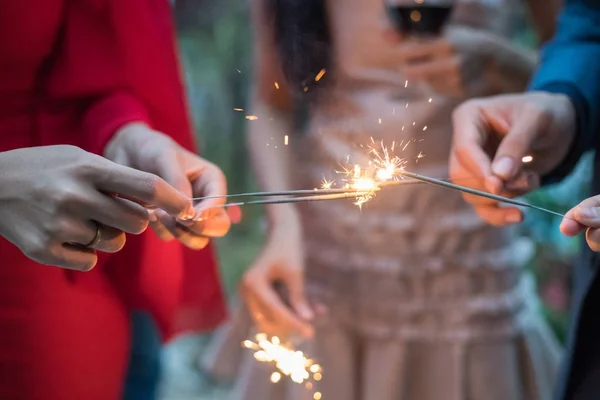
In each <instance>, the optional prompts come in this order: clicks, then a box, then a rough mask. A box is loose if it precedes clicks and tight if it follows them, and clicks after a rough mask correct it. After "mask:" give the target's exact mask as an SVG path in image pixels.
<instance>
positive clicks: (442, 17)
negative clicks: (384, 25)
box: [386, 0, 454, 37]
mask: <svg viewBox="0 0 600 400" xmlns="http://www.w3.org/2000/svg"><path fill="white" fill-rule="evenodd" d="M453 5H454V2H453V1H449V0H446V1H444V0H429V1H427V0H404V1H402V0H388V1H386V8H387V12H388V14H389V17H390V20H391V21H392V23H393V25H394V28H396V30H397V31H398V32H399V33H401V34H402V35H403V36H416V37H422V36H439V35H440V34H441V32H442V29H443V28H444V25H445V24H446V22H447V21H448V19H449V17H450V14H451V13H452V6H453Z"/></svg>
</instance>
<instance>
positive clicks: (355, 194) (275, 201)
mask: <svg viewBox="0 0 600 400" xmlns="http://www.w3.org/2000/svg"><path fill="white" fill-rule="evenodd" d="M369 193H370V192H348V191H346V192H344V193H338V194H321V195H314V196H302V197H285V198H283V199H261V200H249V201H242V202H239V203H227V204H223V205H221V206H215V207H224V208H227V207H235V206H238V207H241V206H249V205H256V204H287V203H305V202H309V201H327V200H343V199H354V198H356V197H359V196H364V195H367V194H369Z"/></svg>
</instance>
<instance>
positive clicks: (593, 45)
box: [530, 0, 600, 400]
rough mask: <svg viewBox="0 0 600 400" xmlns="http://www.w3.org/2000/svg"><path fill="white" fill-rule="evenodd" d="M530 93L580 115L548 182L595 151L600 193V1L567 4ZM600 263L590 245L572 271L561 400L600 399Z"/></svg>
mask: <svg viewBox="0 0 600 400" xmlns="http://www.w3.org/2000/svg"><path fill="white" fill-rule="evenodd" d="M530 89H531V90H545V91H549V92H554V93H563V94H566V95H567V96H569V97H570V99H571V101H572V102H573V104H574V106H575V110H576V113H577V136H576V140H575V142H574V144H573V146H572V148H571V151H570V152H569V155H568V156H567V158H566V160H565V162H564V163H563V164H562V165H560V166H559V167H558V168H557V169H556V170H555V171H553V172H551V173H550V174H549V175H548V176H547V177H545V181H546V183H552V182H555V181H557V180H560V179H562V178H563V177H565V176H566V175H567V174H568V173H569V172H571V170H572V169H573V167H574V166H575V164H576V163H577V161H578V160H579V158H580V157H581V155H582V154H583V153H584V152H586V151H588V150H596V158H595V161H594V175H595V176H594V179H593V185H592V186H593V187H592V193H593V194H599V193H600V157H599V155H600V152H598V151H597V150H598V148H599V147H600V136H599V135H598V133H599V129H600V0H566V1H565V6H564V9H563V12H562V14H561V16H560V18H559V25H558V29H557V33H556V36H555V38H554V39H553V40H552V41H551V42H550V43H549V44H548V45H547V46H546V47H545V49H544V50H543V53H542V58H541V63H540V66H539V69H538V71H537V73H536V75H535V77H534V79H533V81H532V83H531V87H530ZM599 261H600V258H599V256H598V254H597V253H592V252H591V251H590V250H589V248H588V247H587V246H585V250H584V251H583V252H582V257H581V260H580V262H579V263H578V264H577V265H576V266H575V267H574V270H573V300H572V309H571V312H572V316H571V326H570V329H569V338H568V343H567V346H568V347H567V352H566V355H565V362H564V366H563V371H562V374H561V377H560V380H559V383H558V387H557V391H556V399H559V400H598V399H600V278H598V273H597V270H598V268H600V262H599Z"/></svg>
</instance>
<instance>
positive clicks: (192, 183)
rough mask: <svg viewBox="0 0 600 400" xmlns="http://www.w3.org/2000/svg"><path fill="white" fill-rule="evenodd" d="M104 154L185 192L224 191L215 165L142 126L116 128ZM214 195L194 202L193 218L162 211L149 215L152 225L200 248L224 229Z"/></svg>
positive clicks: (223, 215)
mask: <svg viewBox="0 0 600 400" xmlns="http://www.w3.org/2000/svg"><path fill="white" fill-rule="evenodd" d="M105 156H106V157H107V158H109V159H110V160H113V161H115V162H117V163H119V164H122V165H126V166H129V167H132V168H136V169H139V170H141V171H146V172H150V173H153V174H156V175H157V176H159V177H161V178H163V179H164V180H165V181H166V182H168V183H169V184H170V185H172V186H173V187H174V188H176V189H177V190H179V191H180V192H182V193H183V194H185V195H186V196H188V198H192V197H206V196H224V195H225V194H226V193H227V183H226V181H225V176H224V175H223V173H222V172H221V170H220V169H219V168H218V167H217V166H216V165H214V164H212V163H210V162H208V161H206V160H205V159H203V158H200V157H198V155H196V154H194V153H191V152H189V151H187V150H186V149H184V148H183V147H181V146H180V145H178V144H177V143H176V142H175V141H174V140H172V139H171V138H170V137H168V136H166V135H164V134H162V133H160V132H157V131H154V130H152V129H151V128H149V127H148V126H147V125H144V124H140V123H132V124H128V125H126V126H124V127H123V128H121V129H120V130H119V131H118V132H117V133H116V134H115V136H114V138H113V139H112V140H111V142H110V143H109V144H108V146H107V148H106V152H105ZM224 203H225V198H223V197H218V198H212V199H207V200H203V201H200V202H198V203H197V204H196V206H195V209H196V215H195V217H194V218H193V220H189V221H182V220H177V219H176V218H174V217H173V216H171V215H169V214H168V213H166V212H165V211H164V210H157V211H155V212H154V213H153V215H151V218H152V220H151V226H152V228H153V229H154V231H155V232H156V233H157V235H158V236H159V237H161V238H162V239H164V240H170V239H173V238H177V239H178V240H179V241H181V242H182V243H184V244H185V245H186V246H188V247H190V248H193V249H201V248H203V247H205V246H206V245H207V244H208V242H209V238H210V237H220V236H223V235H225V234H226V233H227V231H228V230H229V227H230V220H229V217H228V215H227V213H226V212H225V211H224V209H223V208H222V207H220V206H221V205H223V204H224Z"/></svg>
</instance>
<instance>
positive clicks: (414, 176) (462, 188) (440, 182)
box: [400, 170, 565, 218]
mask: <svg viewBox="0 0 600 400" xmlns="http://www.w3.org/2000/svg"><path fill="white" fill-rule="evenodd" d="M400 174H401V175H403V176H406V177H408V178H411V179H415V180H418V181H421V182H425V183H430V184H432V185H437V186H442V187H445V188H448V189H453V190H458V191H461V192H464V193H468V194H472V195H474V196H480V197H486V198H488V199H492V200H497V201H499V202H502V203H508V204H512V205H515V206H519V207H527V208H532V209H534V210H538V211H542V212H545V213H548V214H552V215H556V216H558V217H562V218H565V215H564V214H561V213H559V212H556V211H552V210H549V209H547V208H543V207H539V206H536V205H533V204H529V203H525V202H523V201H519V200H514V199H510V198H508V197H504V196H498V195H495V194H492V193H488V192H484V191H481V190H476V189H471V188H468V187H465V186H461V185H456V184H454V183H450V182H446V181H443V180H441V179H436V178H430V177H428V176H424V175H420V174H415V173H414V172H409V171H406V170H403V171H402V172H400Z"/></svg>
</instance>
